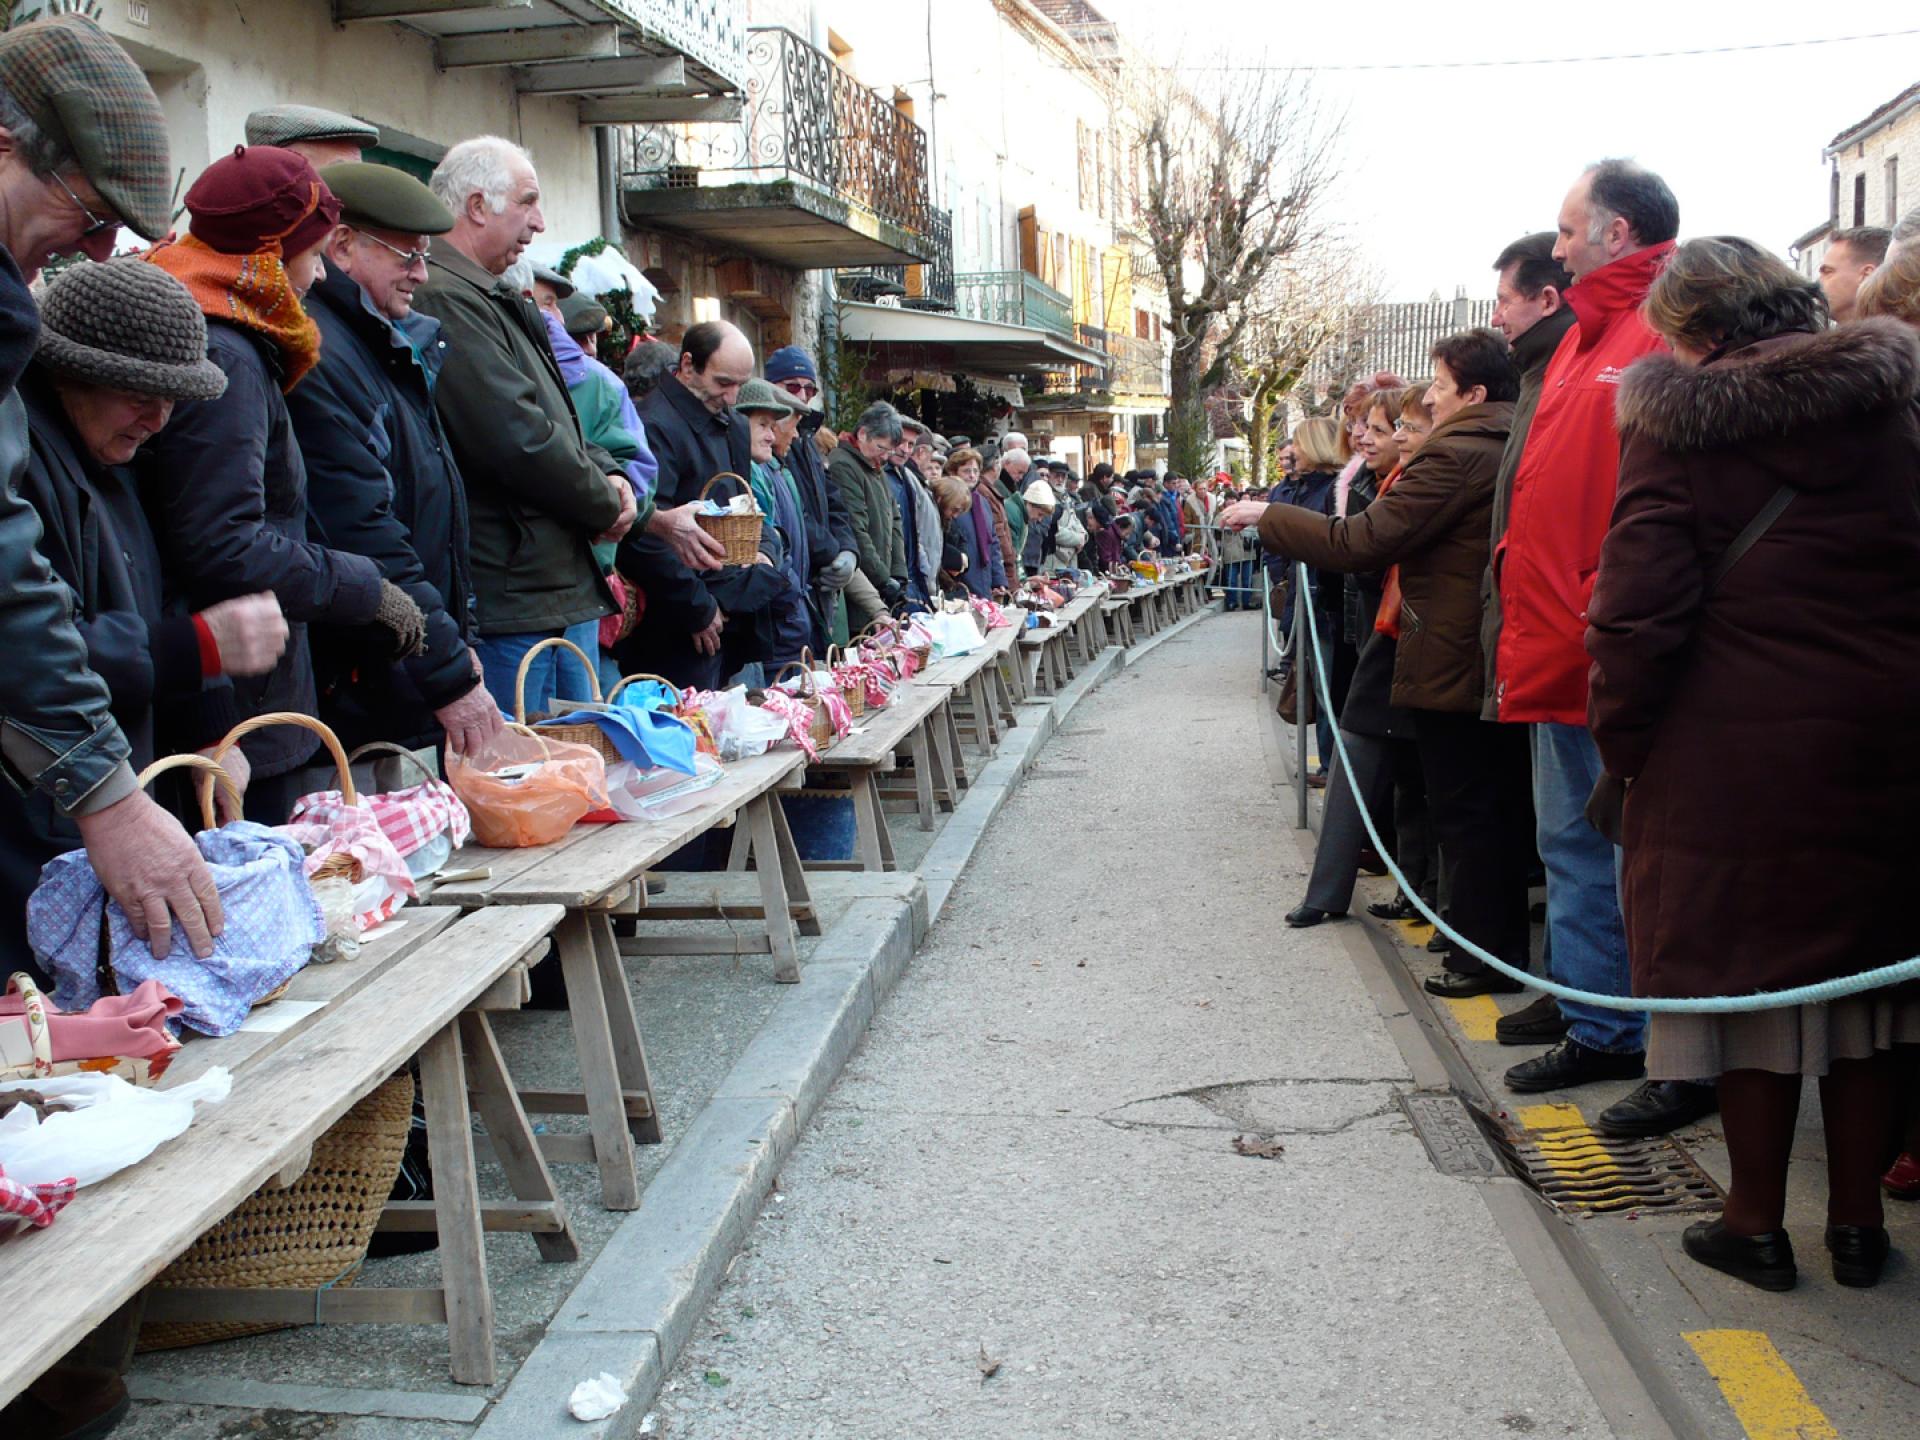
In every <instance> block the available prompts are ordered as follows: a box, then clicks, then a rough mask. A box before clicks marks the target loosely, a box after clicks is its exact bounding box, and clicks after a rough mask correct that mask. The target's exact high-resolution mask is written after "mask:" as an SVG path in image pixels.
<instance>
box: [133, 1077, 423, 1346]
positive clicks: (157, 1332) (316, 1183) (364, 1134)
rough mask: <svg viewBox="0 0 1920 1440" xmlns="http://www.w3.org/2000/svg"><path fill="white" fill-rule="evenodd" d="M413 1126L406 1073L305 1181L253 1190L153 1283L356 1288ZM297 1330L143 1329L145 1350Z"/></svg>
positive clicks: (334, 1142) (238, 1324)
mask: <svg viewBox="0 0 1920 1440" xmlns="http://www.w3.org/2000/svg"><path fill="white" fill-rule="evenodd" d="M412 1123H413V1076H412V1075H410V1074H408V1073H407V1072H406V1071H404V1070H403V1071H401V1072H400V1073H399V1074H398V1075H395V1076H393V1077H391V1078H390V1079H388V1080H387V1081H385V1082H384V1083H383V1084H381V1085H379V1086H378V1087H376V1088H375V1089H374V1090H373V1091H372V1092H371V1093H370V1094H368V1095H367V1096H366V1098H365V1099H363V1100H361V1101H360V1102H359V1103H358V1104H357V1105H355V1106H354V1107H353V1108H352V1109H351V1110H349V1111H347V1113H346V1114H345V1115H343V1116H341V1117H340V1119H339V1120H338V1121H337V1122H335V1124H334V1126H333V1128H332V1129H330V1130H328V1131H327V1132H326V1133H325V1134H324V1135H322V1136H320V1137H319V1138H318V1139H317V1140H315V1141H314V1142H313V1159H312V1160H311V1161H310V1162H309V1163H308V1165H307V1170H306V1173H305V1174H304V1175H302V1176H301V1177H300V1178H299V1179H298V1180H296V1181H294V1182H293V1184H291V1185H289V1186H288V1187H287V1188H286V1189H284V1190H279V1189H275V1188H274V1186H273V1185H272V1183H271V1182H269V1183H268V1184H266V1185H264V1186H262V1187H261V1188H260V1189H258V1190H256V1191H254V1192H253V1194H252V1195H251V1196H249V1197H248V1198H247V1199H246V1200H245V1201H244V1202H242V1204H241V1206H240V1208H239V1209H238V1210H235V1211H234V1212H233V1214H231V1215H229V1216H228V1217H227V1218H226V1219H224V1220H222V1221H221V1222H220V1223H219V1224H218V1225H216V1226H214V1227H213V1228H212V1229H211V1230H209V1231H207V1233H206V1234H204V1235H202V1236H201V1237H200V1238H199V1239H198V1240H196V1241H194V1242H193V1248H192V1249H190V1250H188V1251H187V1253H186V1254H184V1255H182V1256H181V1257H180V1258H179V1259H178V1260H176V1261H174V1262H173V1264H171V1265H169V1266H168V1267H167V1268H166V1269H165V1270H162V1271H161V1272H160V1274H159V1275H158V1276H157V1277H156V1278H155V1279H154V1281H153V1284H154V1285H155V1286H156V1287H159V1288H161V1289H168V1290H172V1289H180V1288H183V1287H188V1286H191V1287H195V1288H199V1287H207V1286H213V1287H218V1288H220V1289H233V1290H270V1289H283V1290H307V1289H318V1288H320V1287H323V1286H332V1287H333V1288H336V1289H337V1288H339V1287H341V1286H346V1285H351V1284H353V1282H354V1278H355V1272H356V1271H357V1270H358V1269H359V1266H360V1262H361V1261H362V1260H364V1259H366V1255H367V1246H368V1245H369V1244H370V1243H372V1240H373V1231H374V1226H375V1225H376V1224H377V1223H378V1222H379V1219H380V1211H381V1210H382V1209H383V1208H384V1207H385V1205H386V1203H387V1197H388V1196H389V1195H391V1194H392V1193H393V1182H394V1179H395V1178H396V1177H397V1176H398V1175H399V1174H400V1157H401V1156H402V1154H404V1153H405V1151H406V1148H407V1131H408V1128H409V1127H410V1126H411V1125H412ZM289 1328H291V1327H289V1326H287V1325H284V1324H281V1323H280V1322H278V1321H216V1320H178V1321H168V1322H165V1323H162V1324H154V1325H146V1326H143V1327H141V1330H140V1348H141V1349H142V1350H172V1349H176V1348H178V1347H180V1346H182V1345H205V1344H207V1343H209V1342H210V1341H214V1340H232V1339H237V1338H238V1337H239V1336H242V1335H262V1334H265V1333H266V1332H267V1331H269V1330H285V1329H289Z"/></svg>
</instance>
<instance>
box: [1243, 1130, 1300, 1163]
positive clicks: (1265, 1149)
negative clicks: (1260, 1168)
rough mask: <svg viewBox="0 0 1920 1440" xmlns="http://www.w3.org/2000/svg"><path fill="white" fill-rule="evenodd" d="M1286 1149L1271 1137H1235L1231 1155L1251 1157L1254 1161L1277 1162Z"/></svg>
mask: <svg viewBox="0 0 1920 1440" xmlns="http://www.w3.org/2000/svg"><path fill="white" fill-rule="evenodd" d="M1286 1149H1287V1147H1286V1146H1284V1145H1282V1144H1281V1143H1280V1142H1279V1141H1278V1140H1275V1139H1274V1138H1273V1137H1272V1136H1270V1135H1268V1136H1260V1135H1236V1136H1234V1137H1233V1153H1234V1154H1236V1155H1251V1156H1253V1157H1254V1158H1255V1159H1256V1160H1278V1159H1279V1158H1280V1157H1281V1156H1282V1155H1283V1154H1285V1153H1286Z"/></svg>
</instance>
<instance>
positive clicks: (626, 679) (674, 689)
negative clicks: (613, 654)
mask: <svg viewBox="0 0 1920 1440" xmlns="http://www.w3.org/2000/svg"><path fill="white" fill-rule="evenodd" d="M636 680H652V681H654V682H655V683H656V684H660V685H664V686H666V687H667V690H668V692H669V693H670V694H671V695H672V696H673V708H674V709H676V710H678V709H679V708H680V687H679V686H678V685H676V684H674V683H673V682H672V681H671V680H669V679H667V677H666V676H664V675H656V674H654V673H653V672H652V671H651V670H636V671H634V673H633V674H631V675H622V676H621V677H620V683H619V684H618V685H616V686H614V687H613V689H611V690H609V691H608V692H607V704H609V705H611V704H613V702H614V700H615V698H617V697H618V696H619V694H620V692H621V691H622V690H624V689H626V688H627V686H629V685H631V684H633V682H634V681H636Z"/></svg>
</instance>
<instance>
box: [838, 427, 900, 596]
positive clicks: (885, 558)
mask: <svg viewBox="0 0 1920 1440" xmlns="http://www.w3.org/2000/svg"><path fill="white" fill-rule="evenodd" d="M827 478H828V479H829V480H831V481H832V482H833V484H834V487H835V488H836V489H838V490H839V492H840V501H841V504H843V505H844V506H845V507H846V511H847V521H848V524H849V525H850V526H851V528H852V530H853V539H854V554H855V555H857V556H858V557H859V560H860V573H861V574H862V575H865V576H866V577H867V579H868V580H870V581H872V582H873V588H874V589H876V590H883V591H884V590H885V589H886V587H887V582H888V581H890V580H891V581H896V582H898V584H899V586H900V589H901V590H902V592H904V591H905V590H906V588H907V545H906V538H905V534H904V531H903V528H902V526H901V523H900V507H899V506H898V505H896V504H895V503H894V499H893V486H892V485H891V484H889V483H888V480H887V476H886V472H885V470H884V469H875V468H874V467H873V466H871V465H869V464H867V462H866V461H865V460H863V459H862V458H861V457H860V449H859V447H858V446H857V445H855V444H854V437H853V435H852V434H851V433H849V434H847V435H844V436H842V437H841V440H840V444H839V447H838V448H837V449H836V450H835V451H834V452H833V454H832V456H830V457H829V458H828V460H827Z"/></svg>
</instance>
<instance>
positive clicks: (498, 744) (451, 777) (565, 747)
mask: <svg viewBox="0 0 1920 1440" xmlns="http://www.w3.org/2000/svg"><path fill="white" fill-rule="evenodd" d="M447 779H448V781H449V782H450V783H451V784H452V786H453V788H454V791H455V793H457V794H458V795H459V796H460V798H461V799H462V800H463V801H465V802H466V806H467V813H468V814H469V815H470V816H472V817H473V835H474V838H475V839H476V840H478V841H479V842H480V843H481V844H482V845H485V846H487V847H489V848H490V849H495V850H512V849H520V848H523V847H525V846H528V845H550V844H552V843H553V842H554V841H555V840H558V839H559V838H560V837H561V836H562V835H565V834H566V833H567V832H568V831H569V830H571V829H572V828H573V827H574V825H575V824H576V823H578V821H579V820H580V817H581V816H583V815H585V814H587V813H588V812H589V811H594V810H604V809H606V808H607V766H606V762H605V761H603V760H602V759H601V758H600V754H599V752H598V751H595V750H589V749H588V748H587V747H586V746H584V745H569V744H567V743H566V742H565V741H562V740H548V739H545V738H544V737H541V736H538V735H534V734H531V733H529V732H527V731H525V730H521V729H514V728H508V729H503V730H501V731H500V732H499V733H498V734H496V735H495V736H494V737H493V738H492V739H491V740H489V741H488V742H487V743H486V744H485V745H483V746H482V747H481V748H480V749H479V750H478V751H477V752H475V753H474V754H473V755H471V756H460V755H449V756H448V757H447Z"/></svg>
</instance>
